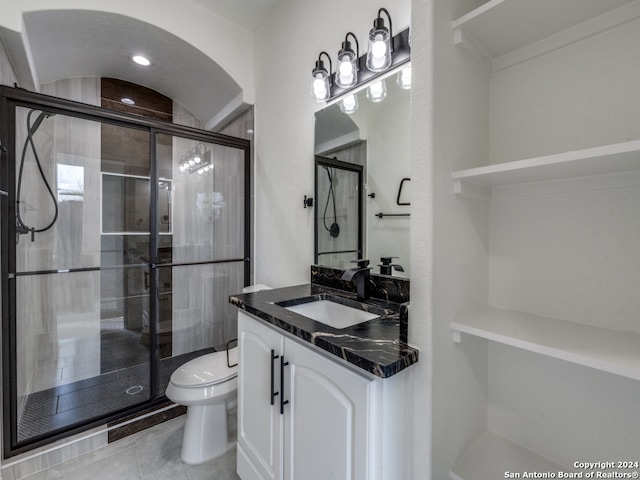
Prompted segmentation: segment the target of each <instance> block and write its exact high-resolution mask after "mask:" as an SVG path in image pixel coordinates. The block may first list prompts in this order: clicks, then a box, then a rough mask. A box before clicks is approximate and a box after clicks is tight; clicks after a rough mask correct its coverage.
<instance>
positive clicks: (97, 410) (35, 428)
mask: <svg viewBox="0 0 640 480" xmlns="http://www.w3.org/2000/svg"><path fill="white" fill-rule="evenodd" d="M213 351H215V350H214V349H213V348H207V349H204V350H199V351H197V352H191V353H187V354H183V355H178V356H176V357H168V358H164V359H161V360H160V386H159V388H160V391H161V392H163V393H164V390H165V389H166V387H167V385H168V384H169V378H170V377H171V374H172V373H173V371H174V370H175V369H176V368H178V367H179V366H180V365H182V364H183V363H185V362H187V361H189V360H191V359H192V358H195V357H197V356H200V355H203V354H206V353H211V352H213ZM138 386H139V387H141V388H139V389H138ZM131 388H135V390H130V389H131ZM148 399H149V364H148V363H147V364H141V365H135V366H132V367H129V368H124V369H121V370H117V371H113V372H109V373H105V374H102V375H99V376H97V377H92V378H87V379H84V380H80V381H77V382H73V383H69V384H67V385H61V386H58V387H55V388H50V389H47V390H43V391H40V392H35V393H32V394H30V395H28V397H27V400H26V403H25V407H24V410H23V413H22V415H21V417H20V421H19V422H18V440H19V441H24V440H28V439H30V438H33V437H37V436H38V435H42V434H46V433H49V432H52V431H54V430H56V429H59V428H64V427H67V426H69V425H73V424H74V423H81V422H82V421H86V420H88V419H91V418H95V417H96V416H100V415H107V414H109V413H110V412H114V411H116V410H119V409H121V408H127V407H130V406H133V405H136V404H138V403H140V402H144V401H146V400H148Z"/></svg>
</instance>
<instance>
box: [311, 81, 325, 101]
mask: <svg viewBox="0 0 640 480" xmlns="http://www.w3.org/2000/svg"><path fill="white" fill-rule="evenodd" d="M313 94H314V95H315V98H316V99H317V100H318V101H319V102H321V101H323V100H325V99H326V96H327V85H326V81H325V79H324V78H322V77H321V76H317V77H316V79H315V80H314V81H313Z"/></svg>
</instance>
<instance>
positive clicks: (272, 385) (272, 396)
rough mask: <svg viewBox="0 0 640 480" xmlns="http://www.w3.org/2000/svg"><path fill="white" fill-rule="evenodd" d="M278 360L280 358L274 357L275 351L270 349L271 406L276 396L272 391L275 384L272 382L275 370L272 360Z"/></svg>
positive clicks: (276, 393)
mask: <svg viewBox="0 0 640 480" xmlns="http://www.w3.org/2000/svg"><path fill="white" fill-rule="evenodd" d="M278 358H280V356H279V355H276V351H275V350H273V349H272V350H271V392H270V393H271V405H274V404H275V398H276V395H278V392H274V391H273V388H274V383H275V382H274V370H275V367H274V365H273V362H274V360H276V359H278Z"/></svg>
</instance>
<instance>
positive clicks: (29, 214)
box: [5, 107, 152, 444]
mask: <svg viewBox="0 0 640 480" xmlns="http://www.w3.org/2000/svg"><path fill="white" fill-rule="evenodd" d="M108 129H110V131H111V132H112V133H114V134H115V135H117V136H119V137H120V138H134V139H135V142H133V143H132V144H133V145H135V147H136V148H134V149H132V150H129V151H127V152H126V158H118V155H115V154H114V153H113V152H107V151H105V137H104V133H105V132H104V130H105V125H104V124H101V123H100V122H97V121H91V120H86V119H82V118H75V117H71V116H65V115H63V114H56V115H52V114H48V113H45V112H43V111H41V110H34V109H29V108H24V107H16V132H15V133H16V135H15V137H16V142H15V145H16V184H15V192H16V222H17V226H16V231H17V233H16V238H15V242H16V245H15V253H16V255H15V326H14V328H15V337H14V338H15V344H14V352H13V358H14V362H15V382H12V388H13V389H14V392H13V393H14V395H12V398H13V399H15V400H14V401H15V414H16V416H17V418H16V427H15V428H16V432H15V442H16V443H17V444H21V443H25V442H30V441H34V440H37V439H38V438H40V437H42V436H45V435H50V434H51V432H56V431H64V430H65V429H68V428H70V427H72V426H74V425H77V424H80V423H83V422H84V423H86V422H88V421H90V420H91V419H96V418H100V417H104V416H106V415H109V414H111V413H113V412H117V411H119V410H122V409H126V408H129V407H131V406H133V405H137V404H140V403H144V402H146V401H148V400H149V399H150V398H151V396H152V394H151V391H150V381H149V377H150V375H149V371H150V367H149V365H150V351H149V348H148V347H147V346H145V345H144V342H143V341H142V335H141V333H142V323H143V312H144V311H145V309H148V307H147V306H148V304H149V294H148V292H146V291H145V289H144V281H145V278H148V276H149V267H148V262H145V258H148V256H149V238H150V229H149V226H150V221H149V212H150V208H149V205H150V187H149V185H150V177H149V172H150V160H149V158H150V157H149V145H150V134H149V132H145V131H143V130H139V129H132V128H128V127H124V126H115V125H108ZM116 153H117V152H116ZM132 164H135V165H136V168H137V170H136V171H135V174H132V173H130V172H129V171H128V168H129V167H126V165H132ZM5 401H8V400H5Z"/></svg>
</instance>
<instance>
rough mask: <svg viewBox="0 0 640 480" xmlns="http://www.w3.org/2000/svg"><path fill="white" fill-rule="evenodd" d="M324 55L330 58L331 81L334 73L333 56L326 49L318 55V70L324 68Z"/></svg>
mask: <svg viewBox="0 0 640 480" xmlns="http://www.w3.org/2000/svg"><path fill="white" fill-rule="evenodd" d="M322 55H324V56H326V57H327V59H328V60H329V82H331V76H332V75H333V64H332V63H331V57H330V56H329V54H328V53H327V52H325V51H324V50H323V51H322V52H320V55H318V61H317V62H316V70H318V69H320V70H322V69H324V62H323V61H322Z"/></svg>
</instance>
